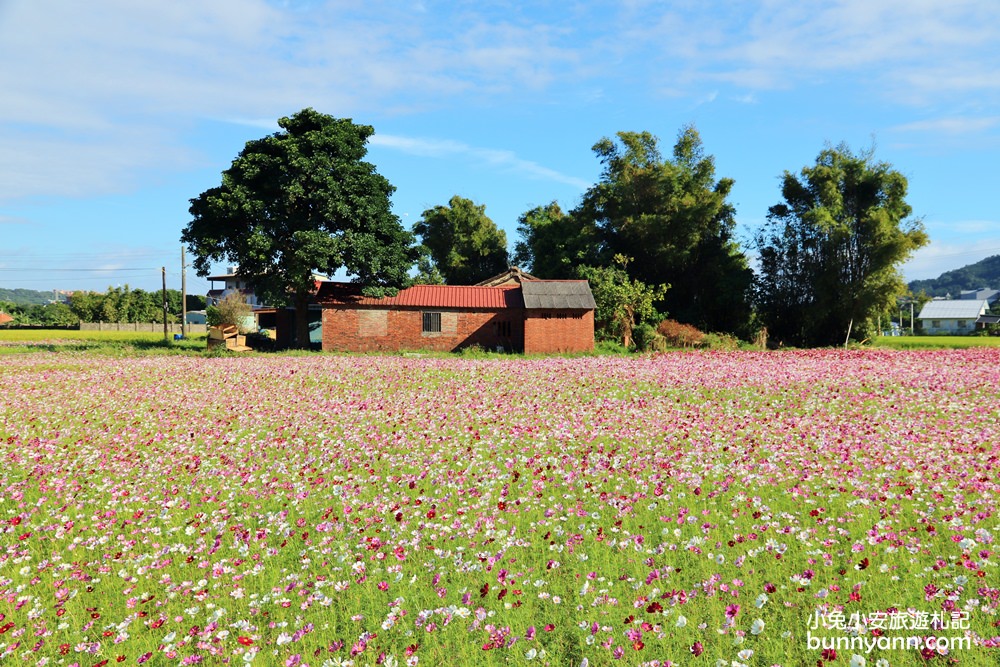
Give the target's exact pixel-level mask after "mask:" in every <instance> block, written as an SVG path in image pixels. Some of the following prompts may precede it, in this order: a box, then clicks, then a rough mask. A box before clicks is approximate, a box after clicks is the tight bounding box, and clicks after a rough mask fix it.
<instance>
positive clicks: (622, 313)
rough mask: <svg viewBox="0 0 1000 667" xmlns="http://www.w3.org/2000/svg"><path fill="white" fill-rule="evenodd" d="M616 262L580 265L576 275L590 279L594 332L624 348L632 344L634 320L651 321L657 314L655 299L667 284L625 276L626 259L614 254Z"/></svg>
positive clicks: (635, 323) (658, 297) (659, 297)
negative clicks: (645, 281)
mask: <svg viewBox="0 0 1000 667" xmlns="http://www.w3.org/2000/svg"><path fill="white" fill-rule="evenodd" d="M615 263H616V264H618V266H608V267H593V266H584V267H581V268H580V270H579V276H580V277H581V278H585V279H586V280H587V281H588V282H589V283H590V289H591V292H593V294H594V301H595V302H596V303H597V308H596V310H595V311H594V324H595V328H596V332H595V333H596V335H597V336H598V337H599V338H613V339H618V340H621V341H622V346H623V347H625V348H626V349H628V348H630V347H632V342H633V341H632V333H633V331H634V329H635V327H636V325H637V324H640V323H642V322H654V321H656V320H657V319H658V318H659V314H658V313H657V310H656V305H655V304H656V302H657V301H660V300H661V299H663V295H664V294H665V293H666V292H667V290H668V289H669V287H670V286H669V285H647V284H645V283H643V282H641V281H639V280H633V279H632V278H630V277H629V275H628V272H627V271H626V267H627V266H628V263H629V260H628V258H626V257H623V256H621V255H618V256H616V257H615Z"/></svg>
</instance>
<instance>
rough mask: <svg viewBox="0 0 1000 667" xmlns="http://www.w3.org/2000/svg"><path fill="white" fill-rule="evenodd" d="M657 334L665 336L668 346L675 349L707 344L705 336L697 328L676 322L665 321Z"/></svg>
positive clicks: (657, 329) (657, 330) (661, 323)
mask: <svg viewBox="0 0 1000 667" xmlns="http://www.w3.org/2000/svg"><path fill="white" fill-rule="evenodd" d="M656 332H657V333H658V334H660V335H661V336H663V338H664V340H665V341H666V343H667V345H671V346H673V347H697V346H699V345H701V344H703V343H704V342H705V334H703V333H702V332H701V331H699V330H698V329H697V327H693V326H691V325H690V324H682V323H681V322H678V321H676V320H663V321H662V322H660V326H658V327H657V328H656Z"/></svg>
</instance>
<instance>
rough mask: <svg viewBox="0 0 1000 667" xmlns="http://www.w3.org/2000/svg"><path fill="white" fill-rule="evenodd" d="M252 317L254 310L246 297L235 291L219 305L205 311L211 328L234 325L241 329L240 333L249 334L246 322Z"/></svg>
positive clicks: (223, 298) (220, 301) (222, 299)
mask: <svg viewBox="0 0 1000 667" xmlns="http://www.w3.org/2000/svg"><path fill="white" fill-rule="evenodd" d="M252 315H253V309H252V308H251V307H250V304H248V303H247V301H246V297H244V296H243V295H242V294H240V293H239V292H235V291H234V292H230V293H229V294H227V295H226V296H224V297H222V298H221V299H219V303H218V305H216V306H209V307H207V308H206V309H205V320H206V321H207V322H208V325H209V326H222V325H225V324H232V325H234V326H236V327H238V328H239V330H240V333H247V330H246V322H247V319H249V318H250V317H251V316H252Z"/></svg>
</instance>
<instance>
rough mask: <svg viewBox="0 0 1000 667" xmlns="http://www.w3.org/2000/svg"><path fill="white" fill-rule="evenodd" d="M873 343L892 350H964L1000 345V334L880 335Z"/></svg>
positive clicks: (875, 345)
mask: <svg viewBox="0 0 1000 667" xmlns="http://www.w3.org/2000/svg"><path fill="white" fill-rule="evenodd" d="M871 344H872V346H874V347H881V348H887V349H892V350H964V349H966V348H970V347H1000V336H880V337H879V338H876V339H874V340H873V341H872V342H871Z"/></svg>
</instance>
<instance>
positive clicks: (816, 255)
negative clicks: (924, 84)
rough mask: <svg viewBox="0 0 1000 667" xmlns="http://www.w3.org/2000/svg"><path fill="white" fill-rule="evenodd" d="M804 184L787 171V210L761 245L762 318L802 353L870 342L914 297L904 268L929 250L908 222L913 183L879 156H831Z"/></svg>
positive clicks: (830, 151)
mask: <svg viewBox="0 0 1000 667" xmlns="http://www.w3.org/2000/svg"><path fill="white" fill-rule="evenodd" d="M800 176H801V177H797V176H795V175H794V174H791V173H790V172H785V175H784V178H783V181H782V196H783V198H784V202H783V203H780V204H777V205H775V206H772V207H771V208H770V210H769V213H768V224H767V225H766V226H765V227H764V228H763V229H762V230H760V232H759V233H758V234H757V237H756V239H755V241H756V246H757V249H758V252H759V256H760V266H761V274H760V277H759V282H758V285H757V294H758V297H757V299H758V307H759V311H760V316H761V318H762V319H763V321H764V323H765V324H766V326H767V327H768V330H769V332H770V335H771V337H772V338H774V339H775V340H777V341H781V342H783V343H785V344H791V345H797V346H810V345H833V344H838V343H842V342H843V341H844V340H845V337H846V336H847V335H848V333H849V332H850V333H851V336H852V337H854V338H855V339H858V340H861V339H864V338H866V337H868V336H869V335H870V334H871V333H872V331H871V329H872V325H873V323H874V322H875V320H876V318H877V316H878V314H879V313H886V312H888V311H889V310H890V309H891V308H895V306H896V299H897V297H899V296H901V295H902V294H904V293H905V291H906V286H905V285H904V284H903V280H902V277H901V276H900V273H899V271H898V268H897V267H898V265H899V264H900V263H901V262H903V261H905V260H906V259H907V258H908V257H909V256H910V254H911V253H912V252H913V251H914V250H916V249H917V248H920V247H921V246H923V245H925V244H926V243H927V240H928V239H927V234H926V233H925V232H924V228H923V224H922V223H921V222H920V221H919V220H915V219H912V218H910V214H911V209H910V206H909V205H908V204H907V203H906V190H907V182H906V178H905V177H904V176H903V175H902V174H900V173H899V172H898V171H895V170H894V169H892V167H891V166H890V165H889V164H887V163H884V162H876V161H875V160H874V159H873V155H872V152H871V151H866V152H863V153H861V154H858V155H855V154H854V153H852V152H851V151H850V149H849V148H847V147H846V146H843V145H841V146H839V147H838V148H827V149H825V150H823V151H822V152H821V153H820V154H819V156H818V157H817V159H816V164H815V165H814V166H812V167H805V168H803V169H802V171H801V174H800Z"/></svg>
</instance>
